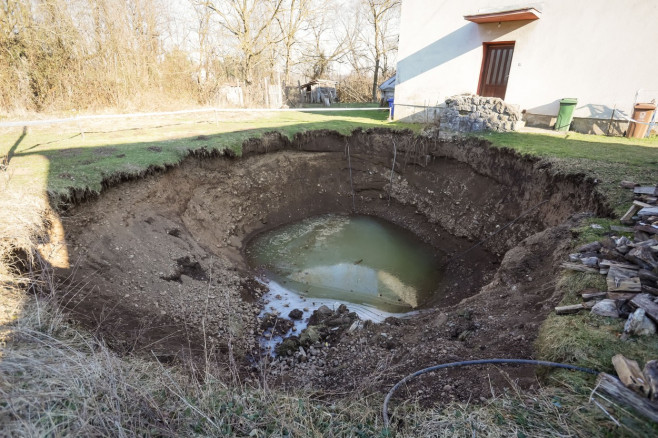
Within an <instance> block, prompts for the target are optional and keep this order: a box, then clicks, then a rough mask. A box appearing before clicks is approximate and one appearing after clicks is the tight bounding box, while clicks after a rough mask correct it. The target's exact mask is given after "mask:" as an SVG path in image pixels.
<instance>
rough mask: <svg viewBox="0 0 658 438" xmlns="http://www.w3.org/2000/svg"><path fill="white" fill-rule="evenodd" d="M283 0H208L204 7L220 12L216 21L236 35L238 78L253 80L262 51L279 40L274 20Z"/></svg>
mask: <svg viewBox="0 0 658 438" xmlns="http://www.w3.org/2000/svg"><path fill="white" fill-rule="evenodd" d="M283 1H284V0H223V1H218V0H211V1H208V2H207V7H208V8H210V9H212V10H213V11H215V12H216V13H217V15H218V16H219V24H220V26H222V27H223V28H224V29H225V30H226V31H228V32H229V33H230V34H231V35H233V36H234V37H235V42H236V49H237V50H238V51H239V54H240V56H241V58H242V59H241V66H240V67H241V68H240V75H241V79H242V80H244V81H245V82H246V83H247V84H250V83H252V82H253V69H254V67H255V65H256V64H257V63H258V61H259V58H260V57H261V55H263V54H264V53H266V52H267V51H268V50H269V51H271V50H272V46H273V45H274V44H277V43H278V42H280V41H281V40H282V37H281V33H280V32H279V31H278V30H277V29H276V26H274V24H275V20H276V18H277V17H278V15H279V14H280V12H281V7H282V5H283Z"/></svg>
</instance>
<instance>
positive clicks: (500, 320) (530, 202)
mask: <svg viewBox="0 0 658 438" xmlns="http://www.w3.org/2000/svg"><path fill="white" fill-rule="evenodd" d="M348 150H349V153H348ZM205 155H207V156H197V157H195V156H192V157H189V158H187V159H185V160H184V161H183V162H182V163H181V164H180V165H178V166H175V167H173V168H170V169H167V170H166V171H164V172H154V173H153V174H150V175H146V176H145V177H144V178H140V179H135V180H129V181H122V183H121V184H118V183H117V182H119V180H121V177H119V178H118V179H116V180H114V181H107V182H106V183H105V187H106V189H105V190H104V193H103V194H102V196H100V197H99V198H97V199H92V200H88V201H81V202H80V203H79V205H77V206H75V207H73V208H71V209H69V210H68V211H67V212H66V213H65V214H64V217H63V218H62V221H63V224H64V229H65V232H66V242H67V246H68V252H69V258H70V262H71V265H72V267H71V268H70V269H68V270H60V271H59V272H58V275H59V277H60V279H61V281H62V283H63V284H64V285H65V286H66V293H65V294H64V295H63V296H62V302H63V304H64V305H65V306H66V307H67V308H68V309H69V310H70V315H71V316H72V317H73V318H74V319H76V320H78V321H80V322H81V323H83V324H85V325H87V326H88V327H90V328H92V329H94V330H97V331H98V333H99V334H100V335H101V336H103V337H104V339H106V341H107V342H108V343H109V344H110V345H111V346H112V347H113V348H115V349H116V350H117V351H119V352H121V353H128V352H135V353H144V354H148V355H155V356H156V357H158V358H159V359H161V360H167V361H169V360H176V359H177V358H180V356H181V355H192V356H198V357H208V356H210V357H212V358H213V360H216V361H217V362H218V363H219V364H220V365H221V367H224V369H226V374H227V376H229V375H231V372H233V374H234V375H235V374H236V373H237V374H239V375H240V376H241V378H244V379H251V380H254V381H255V380H258V379H267V380H268V382H267V384H268V385H269V386H277V385H279V386H285V387H294V388H300V387H308V388H311V389H319V390H323V391H325V392H326V393H329V394H346V393H353V392H354V391H385V390H387V389H388V388H389V387H390V386H391V385H392V384H393V383H394V382H395V381H397V380H399V379H400V378H401V377H403V376H404V375H406V374H408V373H410V372H413V371H416V370H418V369H420V368H423V367H427V366H431V365H434V364H436V363H442V362H449V361H456V360H469V359H476V358H489V357H502V358H531V357H532V355H533V347H532V344H533V342H534V340H535V338H536V335H537V330H538V327H539V325H540V324H541V322H542V321H543V319H544V318H545V316H546V314H547V313H548V312H549V311H550V309H551V308H552V307H553V306H554V305H555V304H556V303H557V302H558V301H559V299H560V297H559V296H556V294H555V287H554V279H555V278H556V273H557V271H558V266H559V261H560V260H561V259H562V257H563V255H564V254H565V252H566V251H567V250H568V245H569V241H570V237H571V235H570V228H571V227H572V225H573V224H572V223H569V218H570V217H571V216H573V215H574V214H576V213H581V212H591V213H593V214H596V215H599V216H605V215H609V214H610V213H611V210H610V208H609V207H608V206H607V204H606V203H605V201H604V200H603V198H602V197H601V196H600V195H599V194H598V193H597V192H596V190H595V183H594V182H593V181H591V180H588V179H586V178H584V177H583V176H582V175H563V174H556V173H555V172H554V171H553V170H552V169H551V168H550V165H547V164H546V163H545V162H542V161H540V160H538V159H535V158H528V157H523V156H520V155H518V154H517V153H515V152H513V151H511V150H507V149H497V148H493V147H490V146H489V145H488V144H487V143H486V142H484V141H482V140H478V139H453V140H447V141H445V140H441V141H440V140H436V139H428V138H423V137H418V136H414V135H412V134H411V133H409V132H393V131H388V130H384V129H379V130H369V131H355V132H354V133H353V134H352V135H351V136H348V137H346V136H342V135H340V134H338V133H335V132H328V131H313V132H308V133H305V134H300V135H297V136H295V138H294V139H293V140H292V141H291V140H289V139H287V138H285V137H282V136H281V135H279V134H277V133H271V134H266V135H265V136H263V138H262V139H252V140H249V141H246V142H245V143H244V144H243V154H242V157H239V158H238V157H232V156H212V155H216V154H212V153H207V154H205ZM394 156H395V169H394V174H393V178H392V184H391V183H390V181H391V168H392V166H393V159H394ZM352 188H353V191H352ZM353 193H354V195H353ZM389 195H390V201H389ZM76 196H82V197H84V196H85V195H84V194H77V195H76ZM353 212H356V213H359V214H368V215H374V216H378V217H381V218H383V219H386V220H388V221H390V222H393V223H396V224H398V225H400V226H402V227H404V228H406V229H408V230H410V231H412V232H414V233H415V234H417V235H418V236H420V237H421V238H422V239H424V240H425V241H427V242H429V243H430V244H432V245H433V246H434V247H435V248H437V250H438V251H439V252H440V253H441V254H442V259H443V261H444V263H445V265H446V269H445V275H444V279H443V280H442V283H441V284H439V285H437V289H439V290H441V291H442V292H443V293H444V294H445V297H446V298H444V299H442V300H441V302H436V303H433V306H432V307H431V308H430V309H425V310H423V312H422V313H421V314H420V315H419V316H415V317H412V318H409V319H404V320H400V319H389V320H387V321H386V322H384V323H382V324H365V325H364V327H363V328H360V329H357V330H354V331H351V332H350V331H347V330H345V331H344V332H342V333H343V334H342V336H340V337H338V338H337V339H334V338H332V340H331V342H330V343H325V342H316V343H315V344H314V345H312V348H308V347H307V348H306V349H305V350H304V351H303V352H298V353H294V354H291V355H290V356H285V357H280V358H278V359H276V360H274V361H272V360H271V359H267V358H263V359H261V358H260V354H259V350H258V337H259V336H260V335H261V333H262V328H261V323H260V322H259V321H258V318H257V315H258V313H259V312H260V310H261V308H262V305H263V304H262V303H261V302H260V301H259V298H260V297H261V296H262V294H263V292H264V289H263V287H262V286H260V285H259V284H258V283H257V282H255V281H254V276H253V273H252V272H250V270H249V267H248V266H247V265H246V264H245V261H244V258H243V254H242V250H243V248H244V245H245V243H246V242H247V241H248V239H249V238H250V237H252V236H254V235H256V234H257V233H260V232H262V231H265V230H268V229H272V228H274V227H277V226H281V225H283V224H286V223H290V222H295V221H298V220H301V219H303V218H306V217H309V216H313V215H319V214H325V213H345V214H349V213H353ZM520 216H522V217H520ZM519 217H520V218H519ZM513 221H514V223H513V224H512V225H511V226H509V227H507V228H505V226H506V225H507V224H509V223H510V222H513ZM483 239H486V240H485V241H484V242H483V243H482V244H481V245H479V246H477V247H475V248H474V249H472V250H470V251H469V252H468V253H467V254H465V255H463V256H461V254H463V253H464V251H466V250H468V249H469V248H471V247H472V246H474V245H475V244H476V243H478V242H480V241H482V240H483ZM291 310H292V309H291ZM282 316H284V317H285V315H282ZM506 370H507V371H508V372H509V373H510V375H512V376H514V378H515V379H519V381H520V383H521V384H522V385H531V384H532V383H534V382H535V379H534V370H533V369H532V368H530V367H524V368H506ZM487 376H489V378H487ZM505 379H506V378H505V377H504V374H503V373H502V372H501V371H497V370H495V369H493V368H483V367H481V368H471V369H453V370H450V371H447V372H444V373H439V374H436V375H430V376H426V377H424V378H423V379H421V380H420V381H419V382H415V383H412V384H410V385H409V387H408V390H409V391H411V393H412V394H413V395H415V396H417V397H419V398H420V399H421V400H424V401H427V402H428V403H435V402H437V401H441V400H445V401H449V400H450V399H454V398H458V399H462V400H468V399H471V400H478V399H479V398H480V397H488V396H490V395H491V388H492V387H493V388H499V387H501V386H505V382H506V380H505Z"/></svg>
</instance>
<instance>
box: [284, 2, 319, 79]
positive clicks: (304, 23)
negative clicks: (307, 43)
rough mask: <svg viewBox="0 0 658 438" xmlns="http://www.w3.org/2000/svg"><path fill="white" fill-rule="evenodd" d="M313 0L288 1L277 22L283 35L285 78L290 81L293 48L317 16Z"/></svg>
mask: <svg viewBox="0 0 658 438" xmlns="http://www.w3.org/2000/svg"><path fill="white" fill-rule="evenodd" d="M318 12H319V11H318V9H316V8H314V3H313V0H288V1H287V3H286V4H285V7H283V8H282V11H281V14H279V16H277V17H276V21H277V24H278V27H279V32H280V33H281V45H282V46H283V47H282V52H283V59H284V64H283V77H284V78H285V80H286V82H289V81H290V69H291V67H292V63H293V53H292V52H293V48H294V47H295V46H296V45H299V43H300V36H301V33H302V32H303V31H304V30H307V29H308V27H309V25H310V23H309V21H310V20H311V19H312V17H313V16H314V15H315V14H317V13H318Z"/></svg>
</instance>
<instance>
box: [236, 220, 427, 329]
mask: <svg viewBox="0 0 658 438" xmlns="http://www.w3.org/2000/svg"><path fill="white" fill-rule="evenodd" d="M245 253H246V256H247V260H248V262H249V264H250V265H251V266H252V267H253V268H255V269H257V270H259V271H260V272H261V278H262V279H263V280H264V281H265V282H268V283H269V284H270V290H271V291H272V294H274V296H270V297H268V300H269V301H270V303H271V304H272V310H278V311H279V312H281V313H283V311H284V310H285V308H289V309H290V310H291V309H292V308H296V307H297V308H302V307H303V308H305V309H304V310H305V313H306V311H307V309H311V308H313V307H317V306H318V304H319V303H320V304H325V305H326V304H335V305H336V306H337V305H339V304H341V303H345V304H347V305H348V307H349V308H350V310H353V311H356V312H357V313H359V314H360V316H361V317H362V318H364V319H375V320H377V319H380V318H381V317H385V316H387V315H389V314H399V313H407V312H410V311H413V310H415V309H419V308H422V307H423V305H424V304H426V303H427V302H428V300H429V298H430V297H432V295H433V293H434V291H435V289H436V285H437V283H438V280H439V278H440V271H439V269H438V265H439V262H438V259H437V254H436V251H435V249H434V248H432V247H431V246H430V245H428V244H426V243H424V242H423V241H421V240H420V239H419V238H418V237H417V236H415V235H414V234H412V233H411V232H409V231H407V230H405V229H403V228H401V227H398V226H397V225H394V224H391V223H389V222H386V221H384V220H381V219H378V218H374V217H370V216H345V215H324V216H319V217H313V218H308V219H305V220H303V221H301V222H297V223H293V224H289V225H286V226H283V227H280V228H277V229H275V230H272V231H269V232H266V233H263V234H261V235H258V236H256V237H255V238H254V239H252V240H251V241H250V242H249V244H248V246H247V248H246V251H245ZM272 294H270V295H272ZM434 302H435V301H434ZM330 307H331V306H330ZM378 316H379V318H378Z"/></svg>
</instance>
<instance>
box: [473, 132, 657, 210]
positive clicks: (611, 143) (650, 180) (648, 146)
mask: <svg viewBox="0 0 658 438" xmlns="http://www.w3.org/2000/svg"><path fill="white" fill-rule="evenodd" d="M480 137H481V138H485V139H487V140H489V141H490V142H491V143H492V144H493V145H494V146H497V147H508V148H512V149H514V150H517V151H519V152H521V153H523V154H529V155H535V156H539V157H541V158H544V159H546V160H548V161H550V162H551V163H552V164H553V166H554V167H555V168H556V169H558V170H560V171H563V172H567V173H584V174H586V175H588V176H591V177H592V178H596V179H597V180H598V182H599V189H600V190H601V191H602V192H603V194H605V196H606V197H607V198H608V200H609V202H610V205H611V206H612V207H613V208H614V209H615V211H616V212H617V213H619V214H623V213H624V212H625V210H626V209H627V208H628V204H630V202H632V192H631V191H630V190H628V189H622V188H621V187H619V183H620V182H621V181H622V180H630V181H635V182H637V183H640V184H646V185H654V184H658V137H656V136H653V137H651V138H647V139H631V138H623V137H605V136H601V135H585V134H578V133H574V132H570V133H568V134H566V135H561V136H555V135H549V134H530V133H512V132H510V133H489V134H484V135H480Z"/></svg>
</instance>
